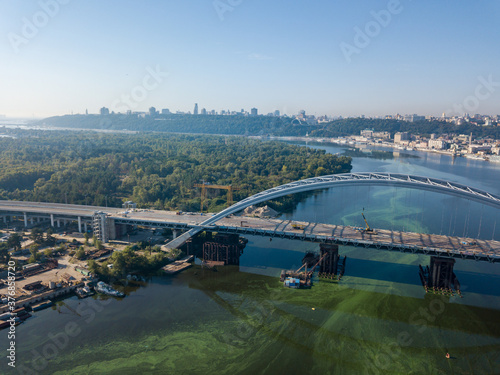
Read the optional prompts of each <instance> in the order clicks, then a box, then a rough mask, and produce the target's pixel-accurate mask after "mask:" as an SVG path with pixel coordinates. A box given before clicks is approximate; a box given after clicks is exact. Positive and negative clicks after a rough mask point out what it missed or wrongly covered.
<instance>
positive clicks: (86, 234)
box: [83, 232, 90, 246]
mask: <svg viewBox="0 0 500 375" xmlns="http://www.w3.org/2000/svg"><path fill="white" fill-rule="evenodd" d="M83 237H84V238H85V245H86V246H88V245H89V238H90V236H89V234H88V233H87V232H85V233H84V234H83Z"/></svg>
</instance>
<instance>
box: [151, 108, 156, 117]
mask: <svg viewBox="0 0 500 375" xmlns="http://www.w3.org/2000/svg"><path fill="white" fill-rule="evenodd" d="M149 115H150V116H156V108H155V107H151V108H149Z"/></svg>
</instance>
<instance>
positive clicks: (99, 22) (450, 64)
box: [0, 0, 500, 117]
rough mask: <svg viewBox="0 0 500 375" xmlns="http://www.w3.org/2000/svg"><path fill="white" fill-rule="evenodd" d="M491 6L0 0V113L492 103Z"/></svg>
mask: <svg viewBox="0 0 500 375" xmlns="http://www.w3.org/2000/svg"><path fill="white" fill-rule="evenodd" d="M44 4H46V5H44ZM54 4H57V5H54ZM215 5H218V10H217V9H216V6H215ZM47 9H48V10H47ZM49 13H50V14H49ZM374 13H376V14H381V15H382V14H383V15H384V16H385V18H382V21H380V20H377V19H376V17H375V16H374V15H373V14H374ZM387 15H390V19H389V18H387ZM499 19H500V2H499V1H496V0H491V1H477V2H472V1H467V2H466V1H456V0H455V1H451V0H442V1H427V0H420V1H417V0H413V1H411V0H400V1H398V0H390V1H375V0H370V1H353V0H336V1H326V0H321V1H320V0H316V1H314V0H313V1H308V2H306V1H300V0H296V1H290V0H287V1H285V0H275V1H273V0H267V1H264V0H216V1H213V0H189V1H186V0H183V1H181V0H175V1H174V0H156V1H152V0H142V1H138V0H137V1H130V0H108V1H102V0H101V1H97V0H85V1H83V0H71V1H69V0H64V1H63V0H40V1H29V0H23V1H15V0H0V58H1V60H0V61H1V64H2V65H1V66H2V69H1V70H0V114H6V115H7V116H29V117H31V116H33V115H34V116H36V117H45V116H50V115H60V114H68V113H71V112H73V113H84V112H85V109H88V110H89V113H97V112H98V110H99V108H100V107H102V106H106V107H109V108H111V109H117V110H124V109H126V108H130V109H132V110H137V111H140V110H147V109H148V108H149V107H150V106H155V107H156V108H158V109H161V108H169V109H170V110H173V111H175V110H181V111H192V110H193V107H194V103H195V102H197V103H199V106H200V108H203V107H205V108H207V109H209V110H211V109H215V110H216V111H220V110H221V109H231V110H240V109H242V108H244V109H245V110H249V109H250V108H251V107H257V108H258V109H259V112H260V113H268V112H271V111H274V110H276V109H277V110H280V111H281V112H282V113H288V114H295V113H297V112H298V111H299V110H301V109H304V110H306V111H307V112H308V113H311V114H316V115H324V114H327V115H333V116H337V115H342V116H358V115H362V114H364V115H385V114H395V113H401V114H406V113H418V114H429V115H440V114H441V113H442V112H445V111H446V112H447V113H449V114H461V113H458V112H460V111H461V109H460V108H469V109H471V111H467V112H474V113H483V114H492V115H494V114H500V64H499V61H500V48H498V38H499V36H500V24H499V23H498V20H499ZM26 22H28V24H32V25H33V27H34V28H33V27H31V29H30V27H27V26H26V24H27V23H26ZM356 28H359V30H362V31H363V33H369V34H371V35H368V36H367V37H366V38H365V39H364V40H362V41H361V42H363V43H360V41H359V40H357V42H358V43H357V44H356V40H355V37H356V35H357V31H355V30H357V29H356ZM358 39H359V37H358ZM365 44H366V45H365ZM347 45H348V46H350V47H349V48H351V47H352V49H348V50H349V51H351V53H350V54H349V53H347V58H346V53H345V52H343V49H342V48H341V46H344V51H345V48H346V47H345V46H347ZM352 51H355V52H352ZM152 71H153V72H154V71H156V76H155V75H154V74H153V75H152V73H151V72H152ZM167 73H168V74H167ZM155 77H156V78H155ZM484 80H486V81H488V80H489V81H490V82H493V84H491V85H490V86H489V89H488V88H485V87H482V88H479V94H478V91H477V90H478V86H480V85H482V82H484ZM496 82H499V83H498V84H497V83H496ZM483 85H484V84H483ZM124 97H129V99H128V100H126V99H124ZM130 98H131V99H130Z"/></svg>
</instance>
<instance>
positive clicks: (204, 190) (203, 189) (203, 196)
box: [194, 184, 239, 212]
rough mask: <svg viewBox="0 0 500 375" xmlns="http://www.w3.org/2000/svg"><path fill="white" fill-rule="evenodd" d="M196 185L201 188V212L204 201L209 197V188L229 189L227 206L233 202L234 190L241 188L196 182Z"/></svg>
mask: <svg viewBox="0 0 500 375" xmlns="http://www.w3.org/2000/svg"><path fill="white" fill-rule="evenodd" d="M194 187H199V188H201V203H200V212H203V203H204V202H205V199H207V189H224V190H227V206H228V207H229V206H231V205H232V204H233V191H235V190H239V188H237V187H233V185H210V184H194Z"/></svg>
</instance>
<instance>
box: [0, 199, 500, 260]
mask: <svg viewBox="0 0 500 375" xmlns="http://www.w3.org/2000/svg"><path fill="white" fill-rule="evenodd" d="M96 211H102V212H105V213H106V214H107V218H109V219H112V220H113V221H114V223H115V224H129V225H144V226H149V227H160V228H161V227H164V228H165V227H166V228H172V229H174V230H186V231H189V230H191V229H192V230H199V229H208V230H213V231H218V232H223V233H238V234H247V235H250V234H251V235H260V236H268V237H277V238H287V239H296V240H302V241H310V242H326V243H337V244H340V245H346V246H361V247H366V248H374V249H381V250H392V251H400V252H405V253H418V254H427V255H437V256H445V257H453V258H461V259H471V260H482V261H488V262H500V242H499V241H490V240H474V241H471V240H470V239H465V238H460V237H451V236H443V235H435V234H424V233H410V232H399V231H390V230H384V229H376V231H377V234H376V235H374V234H369V233H366V232H364V231H362V230H360V229H361V228H355V227H350V226H340V225H332V224H321V223H305V222H296V221H295V222H293V223H296V224H301V225H303V226H304V229H303V230H297V229H294V228H293V227H292V224H293V223H292V222H291V221H289V220H281V219H263V218H256V217H246V216H234V215H230V216H229V217H225V218H222V219H219V220H218V221H217V222H216V223H215V224H211V225H202V224H201V223H202V222H204V221H206V220H207V218H209V217H211V216H212V215H211V214H209V215H207V214H203V215H202V214H199V213H183V214H181V215H177V214H176V212H173V211H157V210H142V209H138V210H135V211H129V212H128V213H127V214H125V213H124V212H125V210H124V209H123V208H108V207H95V206H78V205H65V204H55V203H37V202H13V201H0V215H3V216H5V215H11V216H16V215H17V216H21V215H24V214H25V213H26V215H28V216H33V215H34V216H42V217H44V216H45V217H46V218H50V216H51V215H53V217H54V216H55V217H56V219H57V218H59V217H60V218H65V219H68V220H78V218H80V220H86V221H91V220H92V216H93V215H94V213H95V212H96ZM184 235H185V236H184V238H183V236H182V235H181V236H180V237H178V239H176V240H174V241H172V242H170V243H169V245H170V246H172V244H173V243H175V244H182V243H183V242H184V241H185V240H186V239H187V238H189V236H186V235H187V232H186V233H185V234H184ZM463 241H465V242H467V243H473V244H467V245H465V244H463V243H462V242H463ZM172 247H173V246H172Z"/></svg>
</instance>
